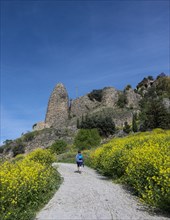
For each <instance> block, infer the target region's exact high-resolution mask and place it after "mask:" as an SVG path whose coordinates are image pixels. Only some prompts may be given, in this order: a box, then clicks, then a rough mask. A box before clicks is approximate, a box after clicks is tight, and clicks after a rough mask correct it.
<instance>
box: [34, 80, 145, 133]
mask: <svg viewBox="0 0 170 220" xmlns="http://www.w3.org/2000/svg"><path fill="white" fill-rule="evenodd" d="M101 91H102V97H101V100H100V101H98V100H95V99H90V97H89V94H90V93H89V94H86V95H84V96H82V97H79V98H77V99H74V100H71V101H69V96H68V93H67V90H66V88H65V86H64V85H63V84H62V83H58V84H57V85H56V86H55V88H54V90H53V92H52V94H51V96H50V99H49V102H48V107H47V112H46V116H45V122H39V123H36V124H35V125H34V126H33V130H41V129H43V128H55V129H62V128H66V127H75V128H76V122H77V118H81V117H82V115H84V116H85V115H86V114H89V113H93V112H96V111H100V110H101V109H103V108H112V109H113V110H114V109H118V106H117V101H118V98H119V94H121V93H122V91H118V90H116V89H115V88H114V87H105V88H104V89H102V90H101ZM125 94H126V97H127V100H128V103H127V106H126V107H131V108H133V109H137V108H138V102H139V100H140V99H141V97H140V95H139V94H136V93H135V92H134V90H133V89H129V90H127V91H126V92H125ZM113 120H114V119H113ZM125 120H126V121H127V122H128V123H129V122H131V120H132V114H129V112H128V114H126V115H125V117H122V118H121V117H119V116H118V117H117V118H115V124H116V126H120V125H122V124H123V123H124V121H125Z"/></svg>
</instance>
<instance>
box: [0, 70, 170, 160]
mask: <svg viewBox="0 0 170 220" xmlns="http://www.w3.org/2000/svg"><path fill="white" fill-rule="evenodd" d="M169 97H170V77H169V76H166V75H165V74H164V73H161V74H160V75H158V76H157V78H156V79H153V77H152V76H148V77H147V78H144V79H143V80H142V81H141V82H139V83H138V84H137V86H136V88H135V89H132V87H131V86H130V85H127V86H126V87H125V89H124V90H123V91H120V90H117V89H115V88H114V87H105V88H103V89H99V90H93V91H91V92H89V93H88V94H86V95H84V96H81V97H78V98H76V99H74V100H72V99H70V98H69V95H68V93H67V90H66V88H65V87H64V85H63V84H61V83H59V84H57V85H56V86H55V88H54V90H53V92H52V94H51V96H50V98H49V101H48V106H47V112H46V116H45V121H44V122H37V123H35V124H34V125H33V131H32V132H29V133H26V134H24V135H23V136H21V137H20V138H18V139H16V140H6V141H5V143H4V146H2V147H1V149H0V153H3V155H8V156H9V157H11V156H15V154H16V155H17V154H18V153H28V152H30V151H32V150H33V149H35V148H47V147H49V146H51V145H52V144H53V143H54V142H55V141H56V140H64V141H66V142H67V144H73V141H74V137H75V135H76V133H77V131H78V128H81V127H83V124H85V123H86V119H87V118H88V119H89V118H90V120H91V119H92V120H93V119H94V118H99V119H100V118H103V120H105V118H107V120H110V121H113V123H114V126H115V132H117V133H119V131H121V130H124V131H125V132H127V131H128V132H130V131H134V132H136V131H138V130H141V131H145V130H148V129H153V128H156V127H160V128H163V129H167V128H170V119H169V118H170V98H169ZM134 126H136V129H134ZM93 127H94V128H95V125H94V124H93V125H92V124H91V125H90V126H89V127H87V128H93ZM126 127H127V129H126ZM128 132H127V133H128ZM14 150H15V151H16V152H15V153H14Z"/></svg>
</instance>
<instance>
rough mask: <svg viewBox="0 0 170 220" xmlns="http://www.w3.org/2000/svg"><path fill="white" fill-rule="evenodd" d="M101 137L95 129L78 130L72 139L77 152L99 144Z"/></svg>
mask: <svg viewBox="0 0 170 220" xmlns="http://www.w3.org/2000/svg"><path fill="white" fill-rule="evenodd" d="M100 141H101V137H100V135H99V132H98V130H97V129H80V130H79V131H78V133H77V135H76V137H75V139H74V144H75V146H76V147H77V148H78V149H79V150H84V149H90V148H91V147H95V146H98V145H99V144H100Z"/></svg>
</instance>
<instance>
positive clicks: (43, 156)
mask: <svg viewBox="0 0 170 220" xmlns="http://www.w3.org/2000/svg"><path fill="white" fill-rule="evenodd" d="M27 159H29V160H31V161H35V162H38V163H41V164H43V165H44V164H45V165H46V166H47V165H51V164H52V163H53V162H55V161H56V157H55V155H53V154H52V153H51V152H50V151H49V150H43V149H41V148H38V149H36V150H34V151H32V152H31V153H30V154H29V155H28V156H27Z"/></svg>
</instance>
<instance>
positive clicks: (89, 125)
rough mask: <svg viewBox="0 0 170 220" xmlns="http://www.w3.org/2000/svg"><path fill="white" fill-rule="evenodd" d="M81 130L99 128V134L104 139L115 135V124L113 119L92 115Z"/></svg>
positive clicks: (81, 125)
mask: <svg viewBox="0 0 170 220" xmlns="http://www.w3.org/2000/svg"><path fill="white" fill-rule="evenodd" d="M80 128H82V129H93V128H97V130H98V131H99V134H100V135H101V136H104V137H108V136H109V135H112V134H114V133H115V123H114V121H113V119H112V117H110V116H107V115H92V116H86V118H85V119H84V120H83V121H82V122H81V124H80Z"/></svg>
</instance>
